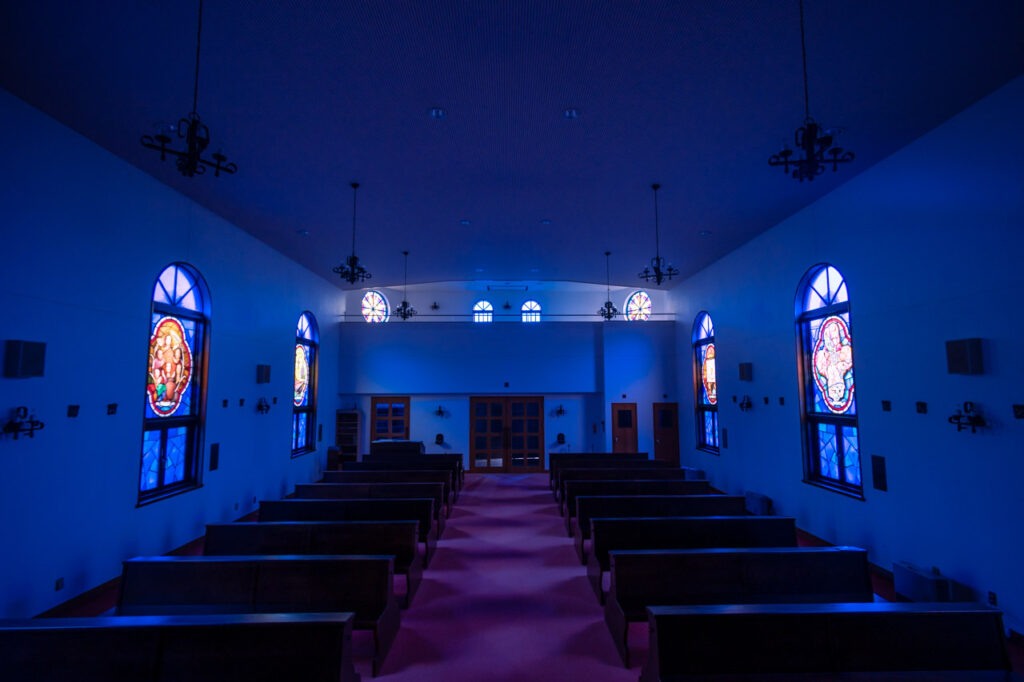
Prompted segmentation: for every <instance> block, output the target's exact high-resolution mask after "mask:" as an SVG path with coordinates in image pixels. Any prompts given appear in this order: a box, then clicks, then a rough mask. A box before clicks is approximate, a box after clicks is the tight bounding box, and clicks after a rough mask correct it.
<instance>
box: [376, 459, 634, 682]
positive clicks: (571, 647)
mask: <svg viewBox="0 0 1024 682" xmlns="http://www.w3.org/2000/svg"><path fill="white" fill-rule="evenodd" d="M585 576H586V571H585V568H584V567H583V566H581V565H580V564H579V561H578V560H577V559H576V554H575V552H574V551H573V547H572V541H571V540H570V539H569V538H568V537H566V534H565V529H564V527H563V525H562V519H561V517H560V516H559V515H558V508H557V506H556V504H555V502H554V498H553V497H552V495H551V490H550V489H549V488H548V475H547V474H520V475H517V474H466V485H465V487H464V488H463V490H462V492H461V493H460V495H459V503H458V504H457V505H456V506H455V510H454V511H453V513H452V517H451V519H450V520H449V525H448V527H447V528H446V529H445V532H444V536H443V538H442V540H441V542H439V543H438V551H437V555H436V556H435V558H434V560H433V562H432V563H431V565H430V568H429V569H427V570H426V571H425V572H424V574H423V584H422V585H421V586H420V589H419V592H418V593H417V594H416V598H415V600H414V601H413V604H412V607H411V608H410V609H409V610H408V611H406V612H404V613H403V614H402V627H401V630H400V631H399V633H398V637H397V639H396V640H395V644H394V647H393V648H392V649H391V652H390V653H389V654H388V657H387V660H386V661H385V664H384V667H383V669H382V670H381V679H386V680H389V681H391V680H394V681H395V682H401V681H405V680H410V681H412V680H418V681H422V680H453V681H455V682H460V681H462V680H465V681H467V682H468V681H470V680H472V681H473V682H482V681H487V682H492V681H493V682H512V681H513V680H515V681H517V682H522V681H526V680H567V679H572V680H587V681H588V682H604V681H605V680H608V681H611V682H614V681H618V680H629V681H630V682H635V681H636V679H637V676H638V674H639V669H640V667H639V665H635V666H634V668H633V669H632V670H626V669H625V668H623V667H622V664H621V662H619V660H618V656H617V655H616V653H615V649H614V646H613V645H612V641H611V638H610V636H609V635H608V631H607V628H606V627H605V625H604V617H603V613H602V610H601V607H600V606H599V605H598V603H597V599H596V598H595V597H594V593H593V592H592V591H591V589H590V586H589V584H588V583H587V580H586V577H585ZM637 644H641V642H638V641H636V640H634V648H635V650H636V652H637V656H636V658H634V660H635V661H638V662H639V661H643V660H644V659H646V651H640V648H641V647H639V646H636V645H637ZM642 644H644V645H645V644H646V643H645V642H644V643H642Z"/></svg>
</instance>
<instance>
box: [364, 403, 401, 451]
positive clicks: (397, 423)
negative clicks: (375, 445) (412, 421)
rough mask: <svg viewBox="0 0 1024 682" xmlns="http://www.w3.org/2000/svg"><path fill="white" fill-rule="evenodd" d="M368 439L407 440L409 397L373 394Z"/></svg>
mask: <svg viewBox="0 0 1024 682" xmlns="http://www.w3.org/2000/svg"><path fill="white" fill-rule="evenodd" d="M370 414H372V415H373V431H371V432H370V440H371V441H373V440H409V397H408V396H403V397H399V396H375V397H374V398H372V399H371V401H370Z"/></svg>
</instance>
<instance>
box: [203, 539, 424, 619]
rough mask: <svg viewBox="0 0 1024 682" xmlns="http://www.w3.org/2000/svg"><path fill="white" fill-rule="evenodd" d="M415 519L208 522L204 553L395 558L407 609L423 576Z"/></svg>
mask: <svg viewBox="0 0 1024 682" xmlns="http://www.w3.org/2000/svg"><path fill="white" fill-rule="evenodd" d="M418 542H419V522H417V521H268V522H262V523H212V524H208V525H207V526H206V538H205V541H204V543H203V554H204V555H206V556H224V555H266V554H317V555H337V554H378V555H379V554H383V555H393V556H394V557H395V564H394V568H395V573H396V574H398V575H404V576H405V594H404V595H402V596H401V598H400V599H399V604H400V606H401V607H402V608H409V605H410V604H411V603H412V598H413V596H414V595H415V594H416V590H417V588H418V587H419V585H420V582H421V581H422V579H423V556H422V555H421V554H420V553H419V551H418V545H417V543H418Z"/></svg>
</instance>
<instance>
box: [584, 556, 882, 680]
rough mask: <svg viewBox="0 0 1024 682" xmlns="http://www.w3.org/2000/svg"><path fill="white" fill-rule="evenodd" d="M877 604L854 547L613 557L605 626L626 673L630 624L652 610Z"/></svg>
mask: <svg viewBox="0 0 1024 682" xmlns="http://www.w3.org/2000/svg"><path fill="white" fill-rule="evenodd" d="M873 600H874V593H873V592H872V590H871V577H870V575H869V573H868V554H867V552H866V551H865V550H863V549H858V548H855V547H761V548H741V549H677V550H657V549H656V550H627V551H613V552H612V553H611V587H610V588H609V590H608V598H607V600H606V601H605V607H604V620H605V623H606V624H607V625H608V631H609V632H610V633H611V635H612V640H613V641H614V642H615V648H616V649H617V650H618V652H619V656H620V657H621V658H622V662H623V663H624V664H625V665H626V667H627V668H628V667H629V645H628V641H627V633H628V624H629V623H630V622H637V621H643V620H646V618H647V607H648V606H654V605H661V606H683V605H691V604H786V603H826V602H871V601H873Z"/></svg>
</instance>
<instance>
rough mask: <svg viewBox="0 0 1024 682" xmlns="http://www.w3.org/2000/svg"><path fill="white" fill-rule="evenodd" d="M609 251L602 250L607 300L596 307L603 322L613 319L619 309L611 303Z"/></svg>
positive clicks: (610, 253)
mask: <svg viewBox="0 0 1024 682" xmlns="http://www.w3.org/2000/svg"><path fill="white" fill-rule="evenodd" d="M611 255H612V252H611V251H605V252H604V283H605V293H606V294H607V296H608V300H607V301H605V302H604V305H603V306H601V307H600V308H598V309H597V314H598V315H600V316H601V317H603V318H604V320H605V322H609V321H611V320H613V319H615V316H616V315H618V314H619V309H618V308H616V307H615V304H614V303H612V274H611V272H612V271H611V264H610V263H611Z"/></svg>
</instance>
